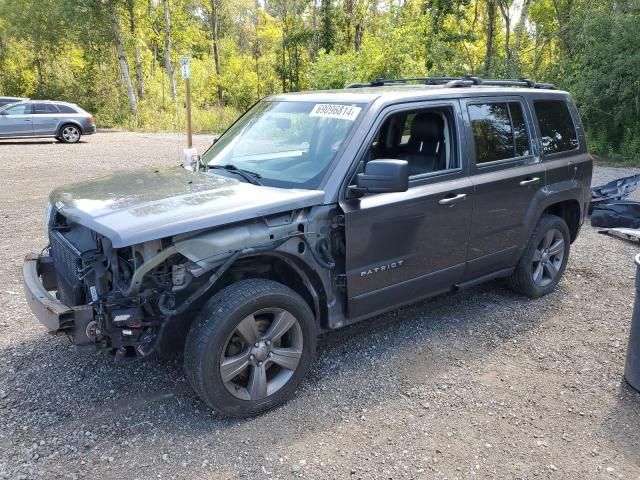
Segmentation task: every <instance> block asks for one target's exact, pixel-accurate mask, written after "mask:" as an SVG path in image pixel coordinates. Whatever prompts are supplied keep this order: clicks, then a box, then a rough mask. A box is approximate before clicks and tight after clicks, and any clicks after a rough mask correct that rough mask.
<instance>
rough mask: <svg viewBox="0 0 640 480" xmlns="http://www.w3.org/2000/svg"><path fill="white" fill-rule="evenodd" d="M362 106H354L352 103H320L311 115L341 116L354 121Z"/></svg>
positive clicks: (343, 118)
mask: <svg viewBox="0 0 640 480" xmlns="http://www.w3.org/2000/svg"><path fill="white" fill-rule="evenodd" d="M360 110H362V108H360V107H352V106H351V105H336V104H333V103H319V104H317V105H316V106H315V107H313V110H311V113H310V114H309V116H310V117H324V118H340V119H342V120H349V121H351V122H353V121H354V120H355V119H356V118H357V116H358V114H359V113H360Z"/></svg>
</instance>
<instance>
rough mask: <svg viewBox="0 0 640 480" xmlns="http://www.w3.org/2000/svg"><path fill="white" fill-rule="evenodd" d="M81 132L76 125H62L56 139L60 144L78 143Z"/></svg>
mask: <svg viewBox="0 0 640 480" xmlns="http://www.w3.org/2000/svg"><path fill="white" fill-rule="evenodd" d="M81 136H82V132H81V131H80V128H78V127H77V126H76V125H63V126H62V128H60V135H59V136H58V137H56V138H57V139H58V140H60V141H61V142H62V143H78V142H79V141H80V137H81Z"/></svg>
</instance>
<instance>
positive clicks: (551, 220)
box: [508, 214, 570, 298]
mask: <svg viewBox="0 0 640 480" xmlns="http://www.w3.org/2000/svg"><path fill="white" fill-rule="evenodd" d="M569 249H570V236H569V227H567V224H566V222H565V221H564V220H563V219H562V218H560V217H557V216H555V215H549V214H544V215H543V216H542V217H541V218H540V220H539V221H538V224H537V225H536V228H535V229H534V231H533V233H532V234H531V237H530V238H529V242H528V243H527V246H526V248H525V250H524V252H523V254H522V257H521V258H520V261H519V262H518V265H517V266H516V269H515V271H514V272H513V274H512V275H511V277H510V278H509V279H508V284H509V286H510V287H511V288H512V289H513V290H515V291H517V292H520V293H523V294H525V295H527V296H528V297H531V298H538V297H541V296H543V295H546V294H547V293H549V292H551V291H553V289H555V288H556V285H557V284H558V282H559V281H560V278H561V277H562V274H563V273H564V270H565V268H566V266H567V260H568V259H569Z"/></svg>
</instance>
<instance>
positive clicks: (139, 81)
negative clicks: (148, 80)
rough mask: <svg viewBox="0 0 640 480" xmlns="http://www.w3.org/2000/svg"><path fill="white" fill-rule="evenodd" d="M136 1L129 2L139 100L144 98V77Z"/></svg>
mask: <svg viewBox="0 0 640 480" xmlns="http://www.w3.org/2000/svg"><path fill="white" fill-rule="evenodd" d="M134 7H135V0H127V8H128V9H129V31H130V32H131V38H132V39H133V65H134V67H135V69H136V86H137V87H138V99H139V100H142V99H143V98H144V77H143V76H142V63H140V52H139V51H138V38H137V36H136V17H135V8H134Z"/></svg>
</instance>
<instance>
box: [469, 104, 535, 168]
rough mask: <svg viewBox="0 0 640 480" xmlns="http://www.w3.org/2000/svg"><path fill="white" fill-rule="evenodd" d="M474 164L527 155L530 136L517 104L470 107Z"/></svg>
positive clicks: (475, 105) (474, 105) (476, 105)
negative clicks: (474, 150) (474, 149)
mask: <svg viewBox="0 0 640 480" xmlns="http://www.w3.org/2000/svg"><path fill="white" fill-rule="evenodd" d="M469 117H470V118H471V127H472V130H473V139H474V143H475V148H476V164H481V163H487V162H495V161H497V160H508V159H512V158H518V157H523V156H527V155H529V154H530V148H529V135H528V134H527V126H526V123H525V120H524V114H523V112H522V105H521V104H520V103H518V102H509V103H480V104H472V105H469Z"/></svg>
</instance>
